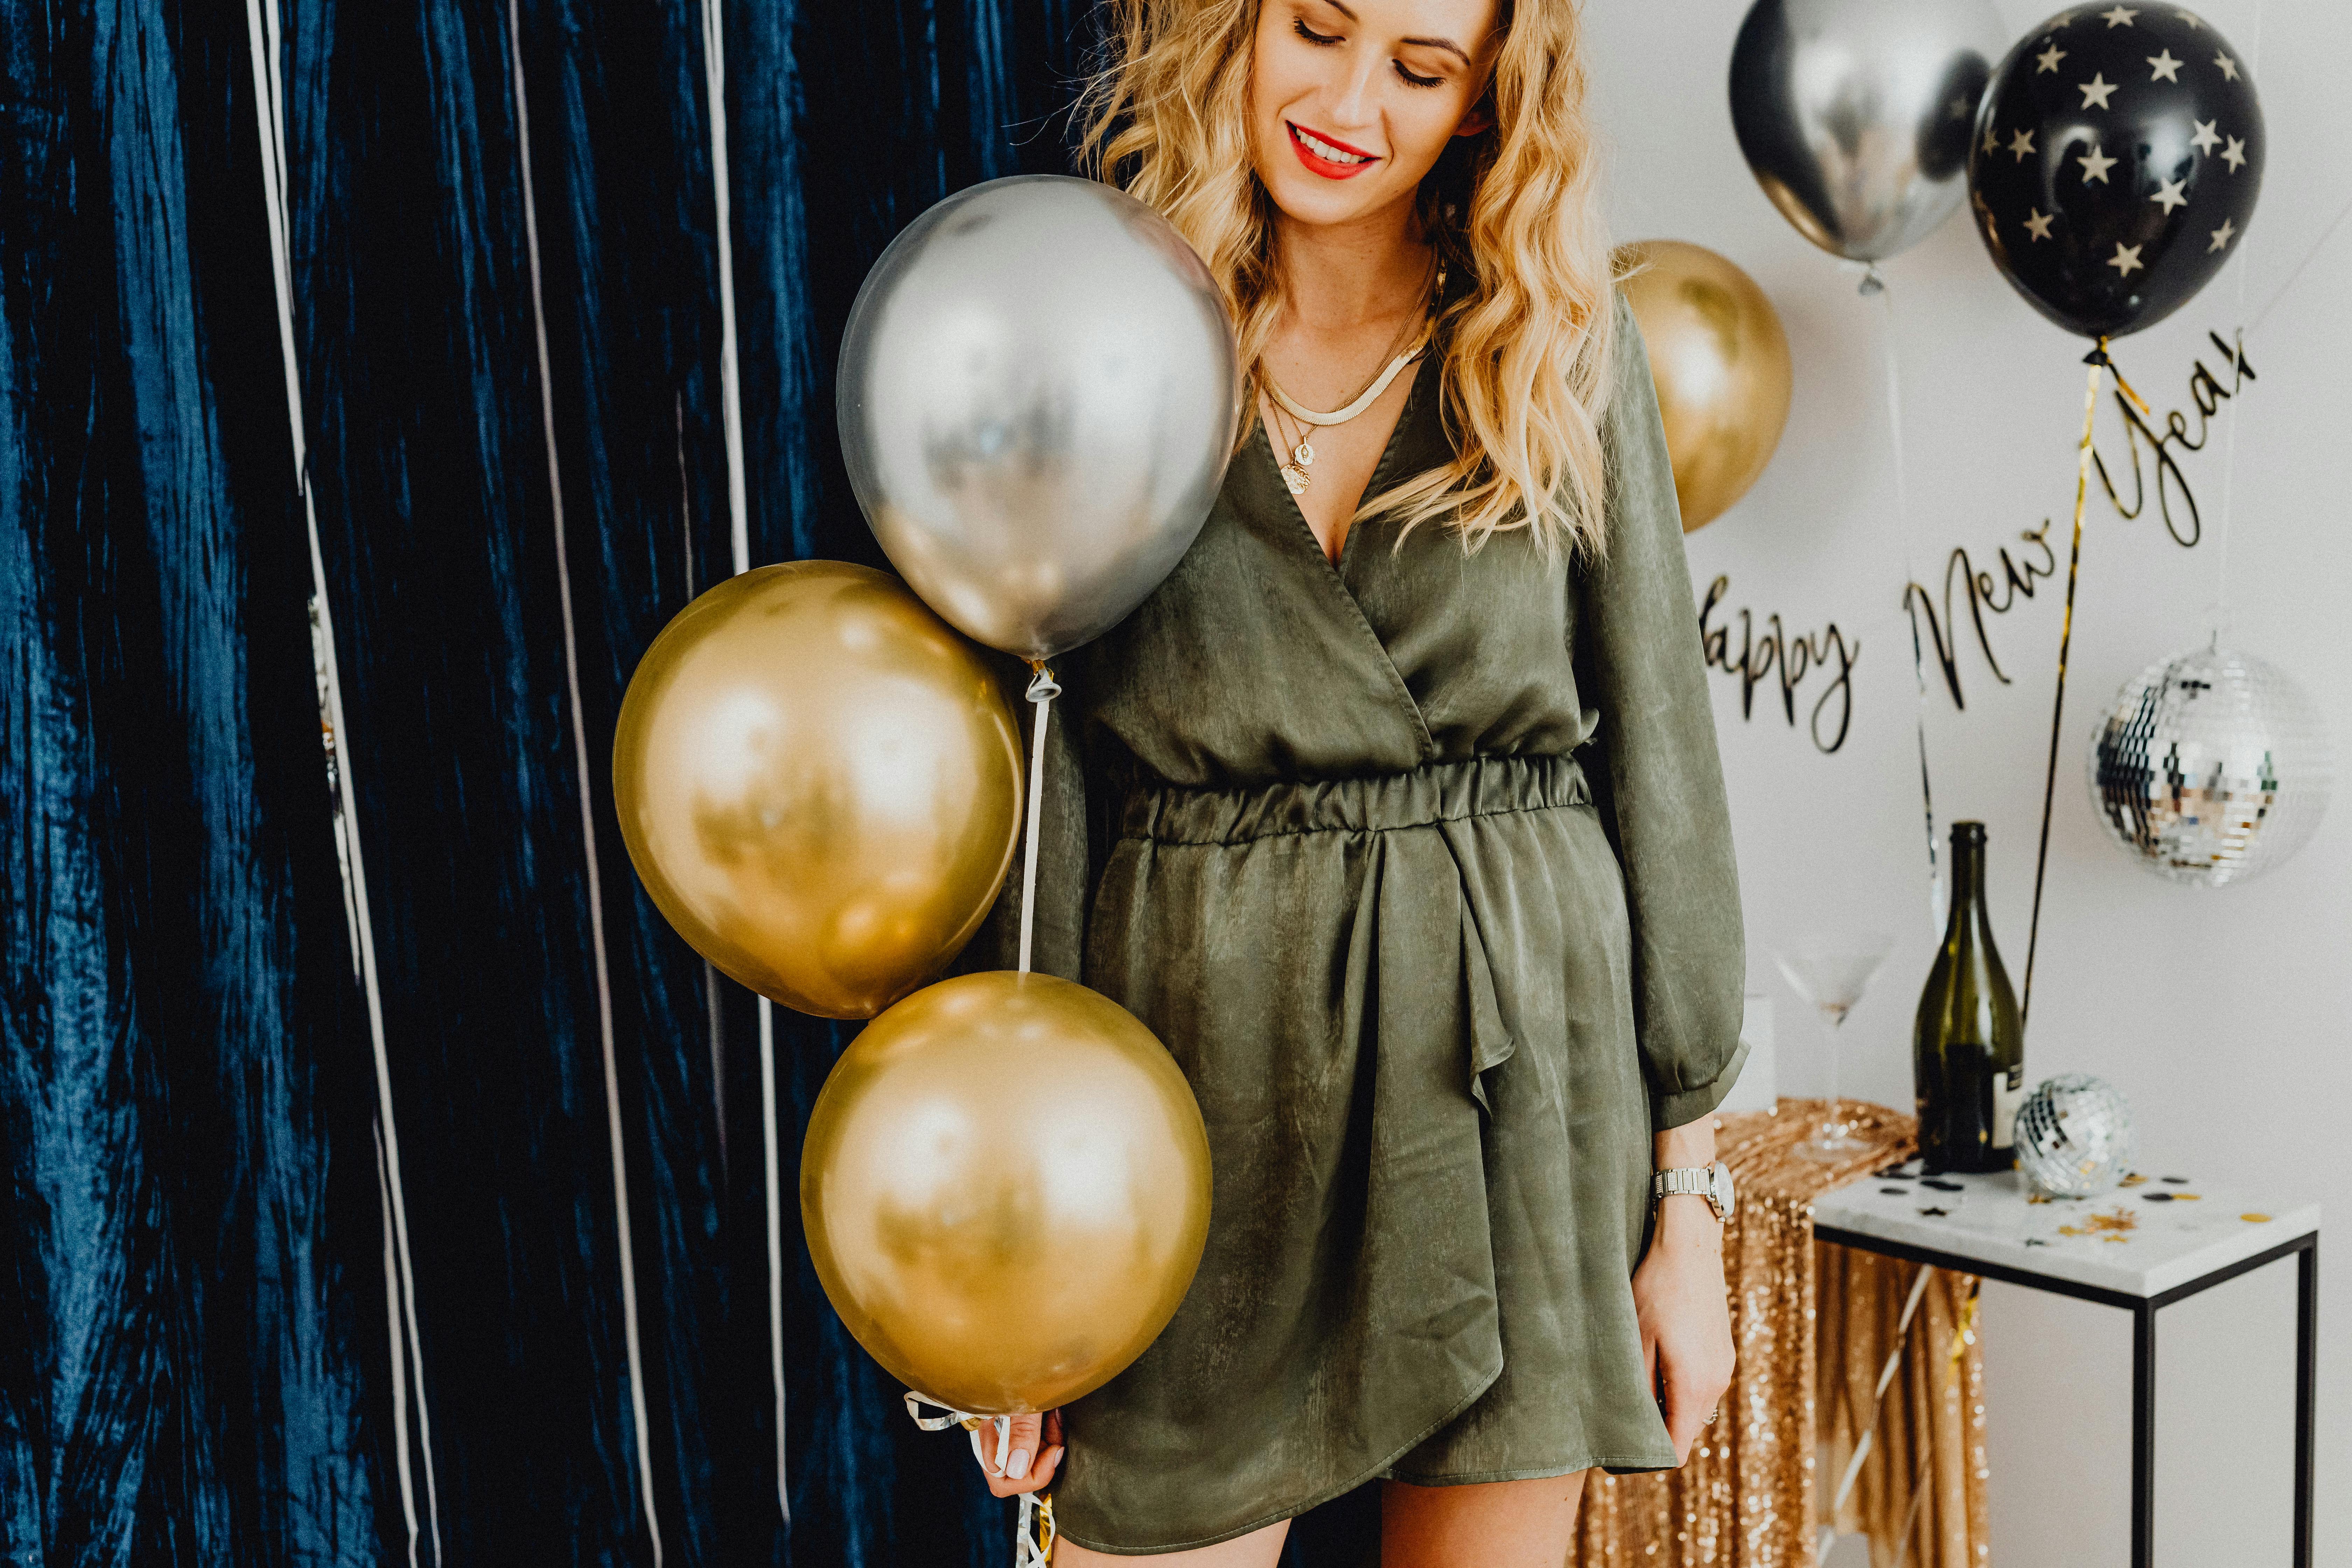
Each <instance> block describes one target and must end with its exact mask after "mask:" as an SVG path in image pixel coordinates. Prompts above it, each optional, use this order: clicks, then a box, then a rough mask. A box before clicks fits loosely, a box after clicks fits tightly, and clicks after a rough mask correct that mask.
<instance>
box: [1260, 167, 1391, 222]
mask: <svg viewBox="0 0 2352 1568" xmlns="http://www.w3.org/2000/svg"><path fill="white" fill-rule="evenodd" d="M1259 178H1260V179H1261V180H1263V181H1264V183H1265V188H1266V194H1267V195H1270V196H1272V197H1273V198H1274V205H1275V206H1276V208H1278V209H1280V211H1281V213H1282V216H1285V217H1286V218H1288V219H1289V220H1290V221H1291V222H1293V223H1303V224H1313V225H1315V226H1318V227H1323V226H1330V225H1334V224H1343V223H1351V222H1353V221H1355V220H1356V219H1358V218H1360V217H1364V216H1369V215H1370V214H1372V213H1375V212H1378V211H1379V210H1381V208H1382V207H1384V206H1386V205H1389V203H1390V201H1391V200H1392V199H1393V193H1391V192H1389V191H1386V190H1384V189H1382V188H1381V184H1380V183H1376V177H1375V176H1373V175H1370V174H1360V175H1358V176H1357V177H1356V178H1354V179H1352V180H1330V179H1325V178H1324V177H1323V176H1321V175H1319V174H1313V173H1310V172H1309V171H1307V170H1305V169H1300V170H1297V171H1295V172H1293V171H1287V170H1286V171H1284V172H1283V173H1281V174H1276V176H1275V178H1273V179H1271V180H1265V175H1264V174H1263V173H1261V174H1260V175H1259Z"/></svg>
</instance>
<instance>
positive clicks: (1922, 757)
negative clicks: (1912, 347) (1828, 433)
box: [1869, 268, 1945, 934]
mask: <svg viewBox="0 0 2352 1568" xmlns="http://www.w3.org/2000/svg"><path fill="white" fill-rule="evenodd" d="M1869 276H1870V278H1872V279H1876V280H1877V283H1878V289H1877V292H1878V298H1879V300H1880V302H1881V304H1882V305H1883V307H1884V309H1885V323H1884V324H1885V329H1886V330H1885V333H1884V334H1883V335H1884V338H1885V350H1886V355H1885V357H1886V428H1887V432H1888V434H1889V436H1890V437H1892V439H1893V442H1894V449H1895V541H1896V542H1897V544H1898V546H1899V548H1900V549H1901V552H1902V556H1903V607H1904V610H1905V612H1906V615H1907V616H1908V617H1909V619H1910V622H1911V679H1912V683H1913V685H1914V686H1916V688H1917V704H1916V709H1915V710H1914V712H1913V715H1912V722H1913V728H1914V730H1915V731H1916V734H1917V737H1918V742H1919V804H1920V807H1921V809H1922V811H1923V812H1924V813H1925V816H1926V820H1927V930H1928V931H1929V933H1930V934H1934V933H1937V932H1940V931H1942V930H1943V929H1944V905H1945V889H1944V862H1943V857H1942V856H1941V855H1940V854H1939V853H1938V852H1937V844H1936V790H1935V786H1934V784H1931V783H1930V782H1929V779H1928V772H1927V651H1926V649H1925V648H1924V647H1922V646H1921V644H1920V641H1919V613H1918V611H1917V610H1916V609H1913V608H1912V606H1911V594H1912V589H1913V585H1914V584H1916V582H1917V580H1918V579H1917V576H1916V574H1915V573H1914V572H1913V570H1912V562H1911V489H1910V483H1909V479H1908V477H1907V470H1906V467H1905V464H1904V438H1903V361H1902V355H1901V353H1900V350H1899V349H1898V347H1897V345H1896V342H1895V290H1894V289H1890V288H1888V287H1887V285H1886V280H1885V278H1884V277H1882V276H1881V275H1880V274H1879V271H1878V269H1877V268H1871V270H1870V274H1869ZM1921 592H1922V593H1924V592H1925V590H1924V589H1922V590H1921Z"/></svg>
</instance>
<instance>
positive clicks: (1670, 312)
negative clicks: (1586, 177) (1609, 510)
mask: <svg viewBox="0 0 2352 1568" xmlns="http://www.w3.org/2000/svg"><path fill="white" fill-rule="evenodd" d="M1636 267H1638V268H1642V270H1640V271H1638V272H1635V273H1634V274H1633V276H1632V277H1630V278H1628V279H1626V280H1625V298H1626V301H1627V302H1628V303H1629V304H1631V305H1632V306H1633V316H1634V319H1635V320H1637V321H1640V322H1641V324H1642V337H1643V341H1644V342H1646V343H1647V344H1648V346H1649V351H1650V375H1651V379H1652V380H1653V381H1654V382H1655V383H1656V384H1657V388H1658V412H1659V414H1660V415H1661V416H1664V420H1665V426H1666V450H1667V453H1668V454H1669V455H1670V456H1671V457H1672V458H1673V459H1674V465H1675V495H1676V496H1677V497H1678V498H1679V499H1680V500H1681V501H1682V509H1683V531H1684V532H1685V533H1688V532H1690V531H1694V530H1696V529H1699V528H1704V527H1705V526H1706V524H1708V523H1710V522H1712V521H1715V520H1716V519H1717V517H1720V516H1721V515H1722V514H1723V513H1724V511H1725V510H1727V509H1728V508H1729V507H1730V505H1731V503H1732V502H1734V501H1736V500H1738V499H1739V498H1740V497H1741V496H1743V495H1746V494H1747V493H1748V486H1750V485H1752V484H1754V483H1755V482H1756V479H1757V477H1758V476H1759V475H1760V474H1762V473H1763V471H1764V466H1765V465H1766V464H1767V463H1769V462H1770V461H1771V460H1772V449H1773V448H1774V447H1778V446H1779V445H1780V430H1781V427H1782V426H1785V425H1786V424H1788V422H1789V394H1790V386H1791V381H1790V371H1789V338H1788V334H1787V333H1786V332H1784V331H1781V328H1780V316H1779V315H1778V314H1777V313H1776V312H1775V311H1774V310H1773V309H1772V301H1771V300H1768V299H1766V298H1765V296H1764V290H1763V289H1759V288H1758V287H1757V286H1756V280H1755V279H1752V278H1750V277H1748V274H1747V273H1745V272H1742V271H1741V270H1740V269H1739V268H1737V267H1735V266H1733V265H1732V264H1731V263H1730V262H1729V261H1727V260H1726V259H1725V258H1722V257H1720V256H1717V254H1716V253H1715V252H1714V251H1712V250H1706V249H1703V248H1702V247H1698V246H1696V245H1685V244H1684V243H1683V242H1682V241H1681V240H1676V239H1651V240H1644V241H1643V242H1642V243H1640V244H1639V245H1629V246H1627V247H1624V248H1623V249H1622V250H1621V251H1620V252H1618V268H1619V270H1620V271H1621V272H1622V271H1625V270H1628V269H1630V268H1636Z"/></svg>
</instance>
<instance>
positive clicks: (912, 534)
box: [837, 175, 1239, 658]
mask: <svg viewBox="0 0 2352 1568" xmlns="http://www.w3.org/2000/svg"><path fill="white" fill-rule="evenodd" d="M837 395H838V400H839V414H840V425H841V447H842V456H843V457H844V458H845V459H846V460H847V462H848V466H849V479H850V483H851V485H852V486H853V487H854V488H855V489H856V492H857V500H858V503H859V504H860V505H861V506H863V507H864V508H865V509H866V521H867V522H868V523H869V524H871V525H872V527H873V529H874V535H875V537H876V538H877V539H878V540H880V541H881V543H882V548H883V551H884V552H886V553H887V554H888V556H889V557H890V561H891V563H892V564H893V565H895V566H897V567H898V570H899V572H900V573H902V574H904V575H905V577H906V579H907V582H908V585H909V586H910V587H912V588H913V589H914V590H915V592H916V593H918V594H919V595H922V596H923V598H924V600H925V601H926V602H928V603H929V605H930V606H931V607H932V608H933V609H935V610H937V611H938V612H939V613H940V615H941V616H944V617H945V618H946V619H947V620H948V621H950V623H952V624H953V625H954V626H957V627H959V628H960V629H961V630H962V631H964V632H965V633H967V634H969V635H970V636H971V637H974V638H976V639H978V640H979V641H981V642H983V643H986V644H988V645H989V646H991V647H997V648H1001V649H1003V651H1005V652H1007V653H1011V654H1017V655H1019V656H1021V657H1022V658H1052V657H1053V656H1054V655H1055V654H1058V653H1061V652H1063V651H1064V650H1066V649H1068V648H1072V647H1077V646H1078V645H1079V644H1081V643H1084V642H1087V641H1089V640H1090V639H1092V638H1094V637H1097V636H1099V635H1100V634H1102V633H1103V632H1105V631H1107V630H1108V629H1109V628H1110V627H1111V626H1113V625H1115V624H1116V623H1117V622H1118V621H1119V620H1120V619H1121V618H1122V617H1124V616H1126V615H1127V613H1128V612H1129V611H1130V610H1132V609H1133V608H1135V606H1136V605H1138V604H1139V603H1141V602H1142V600H1143V597H1144V595H1147V594H1149V593H1150V592H1151V590H1152V589H1153V588H1155V587H1157V586H1158V585H1159V584H1160V580H1161V579H1162V578H1164V577H1165V576H1167V574H1169V573H1170V572H1171V570H1173V569H1174V567H1175V565H1176V563H1177V562H1178V560H1180V559H1181V557H1182V556H1183V554H1184V552H1185V551H1186V549H1188V548H1189V547H1190V546H1191V544H1192V540H1193V538H1194V536H1195V535H1197V534H1198V533H1199V532H1200V530H1201V524H1202V521H1204V520H1205V519H1206V518H1207V517H1208V515H1209V508H1210V506H1211V505H1212V504H1213V502H1214V501H1215V500H1216V496H1217V488H1218V486H1219V484H1220V483H1222V482H1223V478H1224V469H1225V459H1226V458H1227V456H1228V455H1229V453H1230V452H1231V449H1232V447H1233V439H1234V429H1235V419H1236V416H1237V399H1238V396H1239V376H1238V375H1237V374H1236V371H1235V365H1234V341H1233V331H1232V328H1231V327H1230V326H1229V325H1228V324H1227V322H1226V320H1225V312H1224V308H1223V303H1222V302H1221V301H1220V300H1219V298H1218V295H1217V290H1216V288H1215V285H1214V284H1213V282H1212V281H1211V280H1210V278H1209V274H1208V269H1207V268H1204V267H1202V265H1201V261H1200V258H1198V257H1196V256H1194V255H1193V254H1192V249H1191V248H1190V247H1188V246H1186V245H1185V243H1184V241H1183V239H1182V238H1181V237H1179V236H1178V235H1177V233H1176V231H1175V230H1174V229H1173V228H1171V226H1169V225H1168V222H1167V220H1166V219H1164V218H1162V217H1160V215H1159V214H1157V213H1155V212H1153V211H1152V210H1151V209H1150V207H1147V206H1145V205H1143V204H1142V203H1140V202H1139V201H1136V200H1135V199H1134V198H1133V197H1131V196H1128V195H1124V194H1122V193H1120V192H1118V191H1116V190H1113V189H1111V188H1110V187H1109V186H1108V185H1104V184H1097V183H1096V182H1094V181H1090V180H1075V179H1068V178H1065V177H1063V176H1060V175H1026V176H1021V177H1017V178H1013V179H1005V180H992V181H990V182H988V183H987V184H981V185H975V186H973V187H971V189H970V190H967V191H963V192H961V193H959V194H958V195H953V196H950V197H949V198H948V199H947V200H945V201H943V202H940V204H938V205H936V206H933V207H932V208H931V209H930V210H929V211H928V212H926V213H924V214H923V216H920V217H919V218H917V219H916V220H915V221H914V223H913V224H911V225H910V226H908V228H907V230H906V232H905V233H903V234H901V235H900V236H899V237H898V238H897V239H895V240H893V241H892V242H891V244H890V247H889V248H888V249H887V250H886V251H884V252H883V253H882V258H881V259H880V260H879V261H877V262H876V263H875V264H874V270H873V271H872V272H870V273H868V274H867V275H866V284H865V287H864V288H863V289H860V290H859V291H858V295H857V302H856V305H855V306H854V307H853V308H852V309H851V310H850V314H849V326H848V331H847V333H846V335H845V337H844V339H843V341H842V349H841V374H840V381H839V384H838V390H837Z"/></svg>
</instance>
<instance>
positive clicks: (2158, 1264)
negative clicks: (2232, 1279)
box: [1813, 1160, 2319, 1296]
mask: <svg viewBox="0 0 2352 1568" xmlns="http://www.w3.org/2000/svg"><path fill="white" fill-rule="evenodd" d="M2143 1169H2144V1173H2142V1174H2140V1175H2137V1176H2135V1177H2133V1178H2131V1179H2130V1184H2129V1185H2127V1186H2125V1187H2122V1188H2118V1189H2116V1190H2114V1191H2111V1192H2107V1193H2105V1194H2100V1195H2099V1196H2097V1197H2094V1198H2035V1197H2032V1196H2030V1195H2029V1194H2028V1191H2027V1188H2026V1185H2025V1179H2024V1177H2022V1176H2021V1175H2020V1174H2019V1173H2017V1172H2015V1171H2001V1172H1998V1173H1992V1174H1989V1175H1958V1174H1955V1175H1948V1176H1922V1175H1920V1174H1919V1163H1918V1162H1917V1161H1916V1160H1914V1161H1911V1162H1909V1163H1905V1164H1902V1165H1895V1166H1889V1167H1888V1168H1887V1171H1886V1172H1885V1173H1880V1174H1876V1175H1870V1176H1864V1177H1862V1178H1861V1179H1859V1180H1857V1181H1854V1182H1851V1183H1849V1184H1846V1185H1845V1186H1843V1187H1839V1188H1836V1189H1834V1190H1832V1191H1831V1192H1828V1193H1824V1194H1822V1196H1821V1197H1820V1198H1819V1199H1817V1200H1816V1201H1815V1202H1814V1205H1813V1224H1814V1225H1815V1226H1817V1227H1822V1228H1827V1229H1832V1230H1845V1231H1853V1232H1857V1233H1859V1234H1860V1235H1863V1236H1866V1237H1873V1238H1874V1239H1879V1240H1885V1241H1893V1242H1900V1243H1906V1244H1908V1245H1910V1246H1913V1247H1925V1248H1927V1249H1929V1250H1932V1251H1936V1252H1945V1253H1950V1254H1952V1255H1954V1256H1955V1257H1958V1258H1968V1259H1969V1260H1970V1261H1972V1262H1978V1263H1986V1264H1994V1265H1999V1266H2001V1267H2005V1268H2012V1269H2016V1270H2019V1271H2021V1272H2023V1273H2029V1274H2038V1275H2042V1276H2044V1277H2045V1278H2049V1279H2063V1280H2071V1281H2073V1282H2074V1283H2076V1284H2080V1285H2090V1286H2095V1287H2097V1288H2099V1289H2107V1290H2114V1291H2117V1292H2120V1293H2122V1294H2125V1295H2129V1296H2157V1295H2161V1294H2162V1293H2163V1292H2165V1291H2167V1290H2169V1289H2173V1288H2174V1287H2175V1286H2178V1285H2185V1284H2187V1283H2189V1281H2191V1280H2194V1279H2202V1278H2204V1277H2205V1276H2206V1275H2209V1274H2212V1273H2214V1272H2216V1271H2218V1270H2220V1269H2222V1268H2228V1267H2229V1266H2230V1265H2231V1264H2232V1263H2236V1262H2238V1261H2240V1260H2241V1259H2243V1258H2252V1257H2253V1256H2254V1255H2256V1254H2257V1253H2261V1252H2264V1251H2267V1250H2268V1249H2270V1248H2271V1247H2276V1246H2277V1245H2279V1244H2280V1243H2281V1242H2284V1241H2291V1240H2293V1239H2294V1238H2295V1237H2299V1236H2304V1235H2306V1234H2308V1233H2309V1232H2312V1231H2315V1230H2317V1229H2318V1228H2319V1205H2318V1204H2317V1203H2316V1202H2313V1201H2307V1200H2304V1199H2301V1198H2298V1197H2296V1196H2294V1195H2292V1194H2279V1193H2269V1194H2260V1195H2257V1194H2250V1193H2248V1192H2246V1191H2245V1190H2244V1189H2242V1188H2231V1187H2229V1186H2227V1185H2225V1184H2220V1183H2211V1184H2209V1183H2207V1182H2205V1181H2204V1180H2203V1179H2201V1178H2198V1177H2194V1176H2193V1175H2188V1174H2184V1173H2181V1172H2179V1171H2175V1170H2171V1169H2169V1168H2168V1167H2164V1166H2154V1165H2151V1166H2147V1167H2144V1168H2143Z"/></svg>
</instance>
